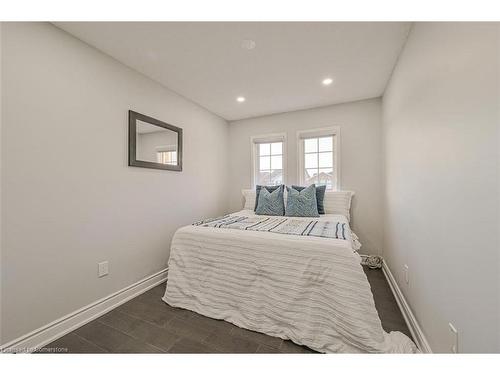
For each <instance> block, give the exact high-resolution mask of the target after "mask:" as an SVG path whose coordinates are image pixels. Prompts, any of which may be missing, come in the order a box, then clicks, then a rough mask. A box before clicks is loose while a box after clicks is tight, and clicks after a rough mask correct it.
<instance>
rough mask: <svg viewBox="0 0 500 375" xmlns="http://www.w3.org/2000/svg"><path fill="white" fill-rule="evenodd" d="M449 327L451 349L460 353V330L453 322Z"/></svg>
mask: <svg viewBox="0 0 500 375" xmlns="http://www.w3.org/2000/svg"><path fill="white" fill-rule="evenodd" d="M448 328H449V329H450V351H451V352H452V353H458V331H457V329H456V328H455V327H454V326H453V324H451V323H448Z"/></svg>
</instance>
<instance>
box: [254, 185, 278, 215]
mask: <svg viewBox="0 0 500 375" xmlns="http://www.w3.org/2000/svg"><path fill="white" fill-rule="evenodd" d="M262 188H266V189H267V191H268V192H270V193H272V192H273V191H275V190H276V189H279V188H282V189H283V192H284V191H285V187H284V185H272V186H264V185H257V186H256V187H255V208H254V209H253V210H254V211H256V210H257V205H258V204H259V194H260V191H261V190H262Z"/></svg>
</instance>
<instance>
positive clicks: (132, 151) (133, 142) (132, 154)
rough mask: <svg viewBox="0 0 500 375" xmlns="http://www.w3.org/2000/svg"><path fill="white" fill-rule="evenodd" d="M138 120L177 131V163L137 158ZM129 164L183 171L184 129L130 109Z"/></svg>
mask: <svg viewBox="0 0 500 375" xmlns="http://www.w3.org/2000/svg"><path fill="white" fill-rule="evenodd" d="M137 120H139V121H143V122H147V123H149V124H151V125H155V126H159V127H162V128H164V129H168V130H171V131H174V132H176V133H177V165H169V164H161V163H154V162H152V161H145V160H137V158H136V151H137V139H136V137H137ZM128 165H129V166H131V167H141V168H153V169H165V170H168V171H177V172H180V171H182V129H181V128H178V127H177V126H174V125H170V124H167V123H166V122H163V121H160V120H157V119H155V118H152V117H149V116H146V115H143V114H141V113H138V112H134V111H131V110H129V111H128Z"/></svg>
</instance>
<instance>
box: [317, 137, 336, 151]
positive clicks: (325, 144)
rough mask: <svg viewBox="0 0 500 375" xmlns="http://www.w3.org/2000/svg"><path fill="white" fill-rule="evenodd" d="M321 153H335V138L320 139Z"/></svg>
mask: <svg viewBox="0 0 500 375" xmlns="http://www.w3.org/2000/svg"><path fill="white" fill-rule="evenodd" d="M319 151H333V137H332V136H330V137H324V138H320V139H319Z"/></svg>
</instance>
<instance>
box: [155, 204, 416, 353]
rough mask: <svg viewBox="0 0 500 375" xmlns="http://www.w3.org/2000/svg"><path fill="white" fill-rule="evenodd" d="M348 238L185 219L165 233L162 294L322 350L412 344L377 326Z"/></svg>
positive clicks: (407, 347)
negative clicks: (193, 222)
mask: <svg viewBox="0 0 500 375" xmlns="http://www.w3.org/2000/svg"><path fill="white" fill-rule="evenodd" d="M237 214H239V215H247V216H251V215H254V213H253V211H251V210H243V211H240V212H238V213H237ZM304 220H309V218H304ZM319 220H327V221H339V222H346V223H347V218H346V217H345V216H342V215H321V217H320V218H319ZM349 232H350V231H349ZM353 241H354V240H353V238H352V236H351V237H349V238H348V239H346V240H341V239H331V238H321V237H304V236H293V235H285V234H279V233H267V232H256V231H242V230H235V229H222V228H211V227H200V226H192V225H190V226H186V227H183V228H180V229H179V230H178V231H177V232H176V233H175V235H174V237H173V240H172V245H171V250H170V258H169V271H168V281H167V286H166V291H165V295H164V297H163V300H164V301H165V302H166V303H168V304H169V305H171V306H175V307H180V308H185V309H189V310H192V311H195V312H197V313H199V314H202V315H205V316H208V317H211V318H215V319H223V320H226V321H228V322H231V323H233V324H235V325H237V326H239V327H242V328H246V329H250V330H254V331H258V332H262V333H265V334H267V335H270V336H276V337H280V338H282V339H289V340H292V341H293V342H295V343H297V344H299V345H306V346H308V347H310V348H311V349H314V350H316V351H319V352H323V353H391V352H397V353H413V352H416V351H417V348H416V347H415V345H414V344H413V342H412V341H411V340H410V339H409V338H408V337H406V336H405V335H404V334H402V333H401V332H391V333H386V332H384V330H383V329H382V325H381V323H380V319H379V317H378V314H377V311H376V309H375V304H374V301H373V296H372V293H371V289H370V285H369V283H368V280H367V278H366V275H365V273H364V271H363V269H362V267H361V265H360V257H359V255H358V254H357V253H356V252H355V251H354V249H353Z"/></svg>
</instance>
